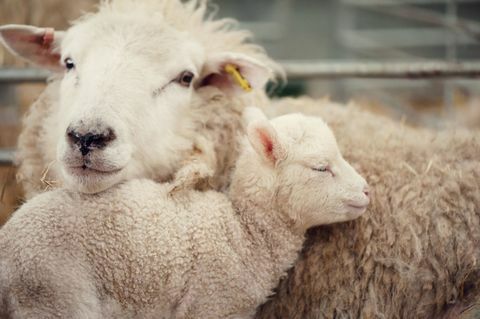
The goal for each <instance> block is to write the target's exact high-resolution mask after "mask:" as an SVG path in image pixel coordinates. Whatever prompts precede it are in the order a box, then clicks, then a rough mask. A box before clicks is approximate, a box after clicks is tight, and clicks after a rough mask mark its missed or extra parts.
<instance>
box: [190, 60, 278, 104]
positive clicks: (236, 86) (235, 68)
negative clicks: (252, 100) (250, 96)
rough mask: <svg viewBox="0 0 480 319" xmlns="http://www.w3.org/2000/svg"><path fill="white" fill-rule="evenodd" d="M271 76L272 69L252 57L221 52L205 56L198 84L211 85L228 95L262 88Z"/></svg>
mask: <svg viewBox="0 0 480 319" xmlns="http://www.w3.org/2000/svg"><path fill="white" fill-rule="evenodd" d="M233 73H235V74H233ZM271 76H272V71H271V70H270V69H269V68H268V67H267V66H266V65H264V64H263V63H262V62H260V61H257V60H255V59H254V58H251V57H249V56H247V55H243V54H239V53H221V54H217V55H213V56H210V57H209V58H207V62H206V63H205V65H204V67H203V70H202V75H201V81H200V86H201V87H202V86H209V85H212V86H216V87H217V88H219V89H220V90H222V91H223V92H225V93H226V94H228V95H238V94H244V93H248V92H250V91H251V90H256V89H263V87H264V86H265V84H266V83H267V82H268V80H269V79H270V78H271Z"/></svg>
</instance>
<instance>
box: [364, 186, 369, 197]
mask: <svg viewBox="0 0 480 319" xmlns="http://www.w3.org/2000/svg"><path fill="white" fill-rule="evenodd" d="M363 193H364V194H365V195H366V196H367V197H368V195H369V194H370V188H369V187H368V185H367V186H365V187H364V188H363Z"/></svg>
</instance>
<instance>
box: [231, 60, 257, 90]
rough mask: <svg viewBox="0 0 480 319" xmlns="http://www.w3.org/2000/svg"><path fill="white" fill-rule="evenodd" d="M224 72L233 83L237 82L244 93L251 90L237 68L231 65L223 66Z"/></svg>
mask: <svg viewBox="0 0 480 319" xmlns="http://www.w3.org/2000/svg"><path fill="white" fill-rule="evenodd" d="M225 72H227V73H228V74H230V75H231V76H232V77H233V79H234V80H235V82H237V84H238V85H240V87H241V88H242V89H243V90H244V91H245V92H250V91H251V90H252V86H251V85H250V83H249V82H248V80H247V79H245V78H244V77H243V75H242V74H241V73H240V71H238V69H237V67H236V66H235V65H233V64H227V65H225Z"/></svg>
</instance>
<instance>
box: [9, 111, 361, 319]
mask: <svg viewBox="0 0 480 319" xmlns="http://www.w3.org/2000/svg"><path fill="white" fill-rule="evenodd" d="M247 114H248V118H250V119H254V120H253V121H252V123H251V124H250V125H249V127H248V129H247V132H248V140H249V142H250V143H247V142H245V143H244V147H243V152H242V153H241V155H240V157H239V159H238V162H237V166H236V169H235V172H234V174H233V177H232V185H231V188H230V192H229V195H228V197H227V196H226V195H225V194H223V193H220V192H215V191H206V192H199V191H195V190H182V192H180V194H177V196H175V197H171V196H170V195H169V189H170V186H171V185H170V184H168V183H165V184H157V183H155V182H153V181H151V180H147V179H139V180H135V179H134V180H131V181H128V182H125V183H123V184H119V185H117V186H115V187H112V188H110V189H108V190H106V191H104V192H103V193H101V194H94V195H88V194H82V193H76V192H72V191H68V190H64V189H57V190H54V191H51V192H47V193H43V194H41V195H38V196H36V197H35V198H33V199H31V200H30V201H28V202H27V203H26V204H24V205H23V207H21V208H20V209H19V210H18V211H17V212H16V213H15V214H14V215H13V217H12V218H11V219H10V221H9V222H8V223H7V224H6V225H5V226H4V227H3V228H2V229H1V230H0V260H1V262H2V267H1V268H0V278H1V279H0V301H1V302H3V303H0V305H2V307H1V310H0V314H2V315H3V317H2V318H4V317H6V318H118V317H121V318H124V317H128V318H133V317H135V318H159V317H161V318H251V317H252V316H253V314H254V311H255V308H256V307H257V306H258V305H259V304H261V303H263V302H264V301H265V300H266V298H267V297H268V296H269V295H270V294H271V291H272V289H273V288H274V287H275V286H276V284H277V281H278V279H279V277H281V276H282V275H284V273H285V271H286V270H287V269H288V268H289V267H291V265H292V263H293V262H294V261H295V259H296V258H297V255H298V251H299V250H300V249H301V247H302V244H303V240H304V233H305V231H306V229H308V228H309V227H311V226H314V225H320V224H328V223H337V222H342V221H348V220H351V219H355V218H357V217H359V216H360V215H362V214H363V213H364V212H365V210H366V206H367V205H368V202H369V197H368V191H367V189H366V182H365V180H364V179H363V178H362V177H361V176H360V175H358V173H357V172H356V171H355V170H354V169H353V168H352V167H351V166H350V165H349V164H348V163H347V162H346V161H345V160H344V159H343V158H342V156H341V154H340V152H339V150H338V148H337V145H336V141H335V138H334V136H333V134H332V133H331V131H330V129H329V128H328V127H327V126H326V125H325V124H324V122H323V121H322V120H321V119H319V118H309V117H306V116H303V115H301V114H290V115H286V116H282V117H279V118H276V119H274V120H273V121H272V122H271V123H270V122H269V121H268V120H267V119H266V118H262V117H261V113H259V111H258V110H250V109H249V110H248V113H247ZM132 194H137V195H136V196H132ZM2 311H3V312H2Z"/></svg>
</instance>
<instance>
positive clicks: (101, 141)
mask: <svg viewBox="0 0 480 319" xmlns="http://www.w3.org/2000/svg"><path fill="white" fill-rule="evenodd" d="M0 40H3V42H4V44H5V45H6V46H7V48H9V49H10V50H11V51H12V52H14V53H16V54H18V55H20V56H21V57H24V58H27V59H28V60H30V61H33V62H35V63H37V64H39V65H41V66H44V67H47V68H49V69H51V70H54V71H56V72H58V73H60V74H62V76H63V78H62V80H61V86H60V101H59V105H58V110H55V112H56V113H55V114H54V116H53V119H52V120H51V123H50V124H51V125H50V126H51V129H50V130H49V131H48V139H49V143H48V147H51V149H46V150H45V152H46V153H49V154H53V155H52V157H54V156H55V157H56V159H57V161H56V163H55V164H56V166H55V169H56V171H57V172H59V173H58V174H60V175H61V177H62V182H63V184H64V185H65V186H67V187H69V188H72V189H75V190H79V191H82V192H87V193H96V192H99V191H102V190H105V189H107V188H109V187H111V186H112V185H114V184H116V183H118V182H120V181H122V180H126V179H131V178H135V177H149V178H156V179H160V180H162V179H164V178H165V177H167V176H169V175H170V174H172V173H173V172H174V171H175V168H176V167H178V165H179V163H181V161H182V156H185V155H184V154H185V152H186V151H187V150H189V149H190V148H191V138H192V137H191V136H188V137H187V136H185V131H187V130H188V128H189V127H192V126H193V123H191V121H193V120H191V119H190V117H189V115H190V114H191V112H190V110H191V109H190V107H191V106H192V103H193V102H194V100H195V99H196V98H197V100H196V101H197V103H198V98H200V95H199V92H198V90H200V89H201V88H202V87H204V86H208V85H211V86H216V87H217V88H218V89H220V90H223V91H224V92H225V93H226V94H236V93H238V90H237V88H235V87H234V86H233V84H234V83H232V82H231V81H230V80H229V78H228V77H227V76H228V75H226V74H225V73H222V72H219V70H220V69H222V67H223V66H224V65H226V64H233V65H236V66H237V67H238V68H240V69H242V70H243V73H244V76H245V77H247V78H248V80H250V82H251V84H252V86H255V87H256V88H260V87H262V86H263V85H264V84H265V82H266V81H267V80H268V77H269V76H270V73H269V70H267V69H266V68H265V67H263V66H262V65H261V64H259V63H257V61H254V60H251V59H249V58H248V57H245V56H242V55H240V54H233V53H230V52H220V53H218V52H216V54H215V55H213V54H210V55H209V56H207V55H206V49H205V48H204V47H202V46H201V45H200V43H199V42H197V41H195V40H194V39H193V38H192V37H191V35H190V34H188V33H187V32H181V31H179V30H177V29H174V28H172V27H171V26H170V25H168V24H166V23H164V22H162V21H158V19H156V18H155V19H154V18H151V17H148V16H147V17H145V18H143V17H140V18H139V16H138V15H133V17H130V16H129V15H128V16H127V15H125V14H118V13H116V14H115V13H102V14H97V15H93V16H90V17H88V18H87V19H84V20H81V21H80V22H79V23H77V24H76V25H74V26H73V27H72V28H70V29H69V30H68V31H66V32H53V31H50V30H48V29H44V28H36V27H31V26H18V25H10V26H4V27H0Z"/></svg>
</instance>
